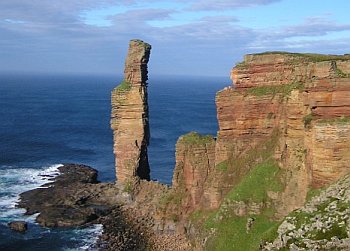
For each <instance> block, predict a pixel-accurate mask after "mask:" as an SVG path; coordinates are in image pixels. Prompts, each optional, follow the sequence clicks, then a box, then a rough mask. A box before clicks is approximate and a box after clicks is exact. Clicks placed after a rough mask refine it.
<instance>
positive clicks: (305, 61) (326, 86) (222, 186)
mask: <svg viewBox="0 0 350 251" xmlns="http://www.w3.org/2000/svg"><path fill="white" fill-rule="evenodd" d="M231 79H232V82H233V85H232V86H230V87H227V88H225V89H224V90H221V91H219V92H218V93H217V95H216V106H217V117H218V123H219V131H218V134H217V137H216V140H215V142H211V141H208V142H205V144H203V142H202V143H201V144H192V145H191V146H188V144H187V145H186V144H185V143H184V140H179V142H178V144H177V149H176V150H177V155H176V161H177V164H176V168H175V174H174V179H173V184H174V187H179V186H181V185H182V186H183V187H184V188H185V190H186V191H187V192H188V194H190V195H191V196H190V197H191V199H189V202H188V203H189V204H188V205H191V207H192V208H194V207H197V208H200V207H201V205H204V204H205V205H206V207H209V208H217V207H218V206H219V205H220V202H221V201H222V199H223V198H224V196H225V195H226V194H227V193H228V192H229V191H230V190H231V189H232V188H233V187H234V186H235V185H236V184H237V183H238V182H240V179H242V177H244V176H245V175H246V174H247V172H248V171H249V168H250V167H249V166H248V165H245V164H242V163H245V162H242V161H240V159H244V158H245V157H247V156H248V157H249V158H250V155H252V156H251V158H253V159H252V160H248V161H246V162H249V161H250V162H251V163H252V162H256V163H258V162H259V161H260V160H259V158H260V157H259V154H256V156H254V154H252V152H254V151H256V150H254V149H260V150H259V151H264V146H263V144H264V142H266V141H267V140H269V139H271V138H272V137H276V135H278V136H277V138H278V140H277V141H276V144H275V145H274V146H273V158H274V159H275V160H276V161H277V162H278V164H279V166H280V168H281V169H283V170H284V176H283V180H284V181H283V182H284V185H285V186H284V188H283V191H281V192H279V193H278V194H272V193H271V196H272V197H273V200H275V201H276V202H277V201H278V202H279V203H276V206H275V207H276V209H277V214H278V215H279V216H283V215H285V214H287V213H288V212H290V211H291V210H294V209H296V208H298V207H300V206H302V205H303V203H304V202H305V197H306V193H307V191H308V190H309V189H310V187H322V186H325V185H327V184H330V183H332V182H334V181H336V180H338V179H339V178H340V177H342V176H344V175H345V174H347V173H349V172H350V154H349V153H350V151H349V150H350V149H349V148H350V57H349V56H348V55H345V56H333V55H318V54H298V53H284V52H273V53H262V54H252V55H246V56H245V58H244V61H243V62H242V63H240V64H238V65H236V66H235V67H234V68H233V69H232V71H231ZM180 139H181V138H180ZM262 146H263V147H262ZM270 147H272V146H270ZM226 169H228V171H226ZM222 170H224V171H222ZM258 185H259V184H257V186H258ZM208 194H210V196H208ZM190 211H191V210H190Z"/></svg>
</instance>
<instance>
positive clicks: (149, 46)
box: [131, 39, 151, 50]
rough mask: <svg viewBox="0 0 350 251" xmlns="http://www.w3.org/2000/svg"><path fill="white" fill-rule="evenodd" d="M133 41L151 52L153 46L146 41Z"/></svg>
mask: <svg viewBox="0 0 350 251" xmlns="http://www.w3.org/2000/svg"><path fill="white" fill-rule="evenodd" d="M131 41H133V42H136V43H137V44H138V45H142V46H144V47H145V49H146V50H150V49H151V45H150V44H148V43H145V42H144V41H142V40H140V39H132V40H131Z"/></svg>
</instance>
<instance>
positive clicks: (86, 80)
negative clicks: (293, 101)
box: [0, 75, 229, 250]
mask: <svg viewBox="0 0 350 251" xmlns="http://www.w3.org/2000/svg"><path fill="white" fill-rule="evenodd" d="M121 79H122V78H121V77H115V76H54V75H45V76H44V75H41V76H35V75H26V76H17V75H5V76H1V77H0V121H1V123H0V143H1V144H0V250H48V249H49V250H86V249H89V250H91V249H92V248H93V244H94V241H95V239H96V238H97V237H96V236H97V235H98V233H100V232H101V226H98V225H97V226H91V227H89V228H85V229H79V228H77V229H54V230H52V229H44V228H41V227H39V226H38V225H36V224H35V223H34V217H27V216H24V215H23V213H24V210H22V209H16V208H15V204H16V201H17V199H18V194H19V193H21V192H23V191H26V190H29V189H33V188H35V187H38V186H40V185H42V184H44V183H45V182H47V180H45V179H44V178H43V177H42V176H40V174H42V173H56V172H57V167H58V165H59V164H61V163H82V164H86V165H90V166H92V167H94V168H96V169H97V170H99V179H100V180H101V181H114V180H115V174H114V173H115V172H114V156H113V149H112V148H113V142H112V131H111V130H110V127H109V118H110V92H111V90H112V89H113V88H114V87H115V86H116V85H117V83H119V82H120V81H121ZM148 82H149V88H148V92H149V93H148V95H149V96H148V98H149V108H150V128H151V143H150V146H149V160H150V166H151V178H152V179H157V180H159V181H160V182H163V183H167V184H170V183H171V178H172V170H173V168H174V165H175V143H176V140H177V138H178V137H179V136H180V135H182V134H184V133H187V132H190V131H198V132H200V133H203V134H213V135H214V134H216V131H217V120H216V108H215V93H216V92H217V91H218V90H220V89H222V88H223V87H224V86H227V85H228V83H229V80H228V79H227V78H221V77H210V78H208V77H206V78H203V77H200V78H199V77H169V76H167V77H151V78H150V79H149V81H148ZM15 219H25V220H27V221H29V222H30V224H29V231H28V233H26V234H25V235H21V234H17V233H13V232H11V231H10V230H9V229H8V227H7V223H8V222H9V221H11V220H15Z"/></svg>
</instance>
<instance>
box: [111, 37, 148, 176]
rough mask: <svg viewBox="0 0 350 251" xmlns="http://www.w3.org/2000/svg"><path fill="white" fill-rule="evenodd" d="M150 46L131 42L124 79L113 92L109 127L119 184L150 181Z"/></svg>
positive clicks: (141, 42) (136, 41)
mask: <svg viewBox="0 0 350 251" xmlns="http://www.w3.org/2000/svg"><path fill="white" fill-rule="evenodd" d="M150 51H151V46H150V45H149V44H147V43H144V42H143V41H141V40H131V41H130V44H129V50H128V55H127V58H126V61H125V70H124V80H123V82H122V83H121V84H120V85H119V86H117V87H116V88H115V89H114V90H113V91H112V116H111V128H112V130H113V137H114V154H115V158H116V161H115V162H116V176H117V178H118V180H119V181H120V182H125V181H127V180H129V179H132V178H133V177H136V176H138V177H140V178H141V179H147V180H149V178H150V176H149V173H150V169H149V164H148V155H147V146H148V144H149V138H150V132H149V122H148V119H149V117H148V103H147V83H146V81H147V79H148V77H147V63H148V60H149V56H150Z"/></svg>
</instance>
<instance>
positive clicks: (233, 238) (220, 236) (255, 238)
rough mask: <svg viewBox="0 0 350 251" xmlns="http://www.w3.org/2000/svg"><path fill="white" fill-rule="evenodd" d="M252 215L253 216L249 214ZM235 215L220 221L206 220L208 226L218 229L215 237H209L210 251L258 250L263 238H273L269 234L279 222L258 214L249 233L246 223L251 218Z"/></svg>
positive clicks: (208, 246)
mask: <svg viewBox="0 0 350 251" xmlns="http://www.w3.org/2000/svg"><path fill="white" fill-rule="evenodd" d="M249 217H251V216H249ZM249 217H248V216H246V217H238V216H233V217H230V218H229V219H225V220H223V221H220V222H218V223H215V222H214V221H213V220H212V219H209V220H208V221H207V222H206V225H205V226H206V228H207V229H211V228H214V229H216V233H215V235H214V236H213V237H211V238H209V239H208V242H207V245H206V249H205V250H208V251H231V250H235V251H250V250H251V251H253V250H254V251H256V250H259V245H260V243H261V241H262V240H263V239H266V238H268V239H269V238H273V237H272V234H271V237H270V236H269V234H270V233H272V232H273V231H271V230H274V229H276V226H277V225H278V222H275V221H271V220H269V219H268V218H267V217H265V216H263V215H256V216H253V217H254V223H253V225H252V228H251V230H250V231H249V232H248V233H247V231H246V224H247V220H248V218H249Z"/></svg>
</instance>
